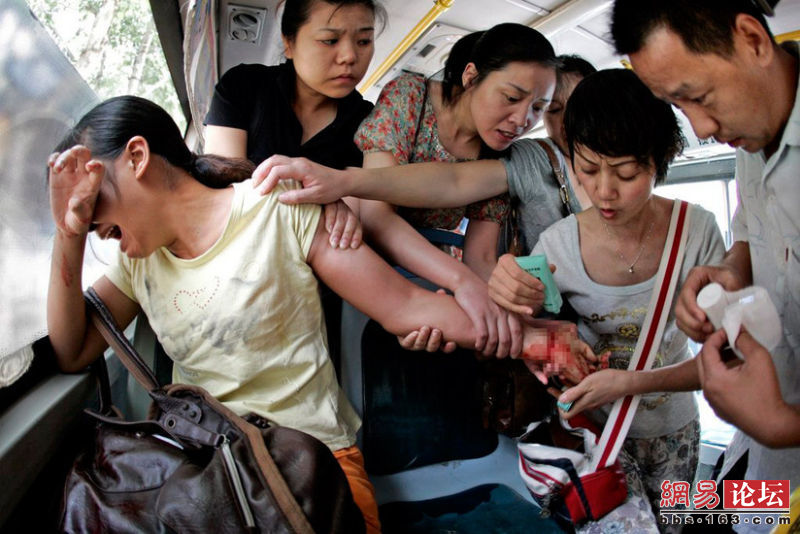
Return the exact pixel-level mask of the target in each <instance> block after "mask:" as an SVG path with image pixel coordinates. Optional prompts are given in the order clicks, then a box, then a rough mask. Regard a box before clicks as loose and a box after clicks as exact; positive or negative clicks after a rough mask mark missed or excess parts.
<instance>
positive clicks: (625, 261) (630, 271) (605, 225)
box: [603, 218, 656, 274]
mask: <svg viewBox="0 0 800 534" xmlns="http://www.w3.org/2000/svg"><path fill="white" fill-rule="evenodd" d="M655 225H656V220H655V218H654V219H653V220H652V221H651V222H650V227H649V228H648V229H647V233H645V235H644V237H643V238H642V244H641V246H640V247H639V253H638V254H636V259H634V260H633V263H631V264H630V265H628V260H626V259H625V256H624V255H623V254H622V251H621V250H620V249H619V247H617V256H619V259H621V260H622V263H624V264H625V265H628V272H629V273H630V274H634V272H635V271H634V270H633V266H634V265H636V263H637V262H638V261H639V258H641V257H642V253H643V252H644V246H645V245H646V244H647V238H649V237H650V234H651V233H653V227H654V226H655ZM603 227H604V228H605V229H606V235H608V238H609V239H610V240H612V241H613V240H614V236H612V235H611V230H610V229H609V228H608V225H607V224H606V222H605V221H603Z"/></svg>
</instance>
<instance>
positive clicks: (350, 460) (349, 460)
mask: <svg viewBox="0 0 800 534" xmlns="http://www.w3.org/2000/svg"><path fill="white" fill-rule="evenodd" d="M333 455H334V456H335V457H336V459H337V460H338V461H339V465H340V466H342V471H344V474H345V475H346V476H347V482H348V483H349V484H350V491H351V492H352V493H353V500H354V501H355V502H356V504H357V505H358V507H359V509H360V510H361V513H362V515H363V516H364V522H365V523H366V524H367V534H380V532H381V521H380V519H379V518H378V503H377V502H376V501H375V488H373V487H372V482H370V481H369V478H368V477H367V470H366V469H365V468H364V455H362V454H361V451H360V450H359V448H358V447H356V446H355V445H354V446H352V447H347V448H346V449H339V450H338V451H333Z"/></svg>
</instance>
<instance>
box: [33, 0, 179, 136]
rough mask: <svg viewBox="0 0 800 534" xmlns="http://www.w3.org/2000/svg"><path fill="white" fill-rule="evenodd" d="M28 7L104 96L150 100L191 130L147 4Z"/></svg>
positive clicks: (92, 0)
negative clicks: (131, 96)
mask: <svg viewBox="0 0 800 534" xmlns="http://www.w3.org/2000/svg"><path fill="white" fill-rule="evenodd" d="M28 5H29V6H30V8H31V10H32V11H33V13H34V14H35V15H36V17H37V18H38V19H39V20H40V21H41V22H42V24H43V25H44V26H45V27H46V28H47V29H48V31H49V32H50V34H51V35H52V36H53V38H54V39H55V41H56V43H58V46H59V47H60V48H61V50H62V51H63V52H64V54H65V55H66V56H67V58H69V60H70V61H71V62H72V64H73V65H74V66H75V68H76V69H77V70H78V72H79V73H80V74H81V76H82V77H83V79H84V80H86V82H87V83H88V84H89V86H90V87H91V88H92V89H93V90H94V91H95V92H96V93H97V95H98V97H100V98H101V99H106V98H109V97H112V96H118V95H124V94H134V95H138V96H141V97H144V98H148V99H150V100H152V101H154V102H156V103H158V104H159V105H161V106H162V107H163V108H164V109H166V110H167V111H168V112H169V113H170V115H172V118H173V119H175V122H177V123H178V126H180V128H181V130H184V129H185V126H186V119H185V118H184V116H183V113H182V111H181V108H180V104H179V103H178V98H177V95H176V94H175V89H174V87H173V85H172V78H171V77H170V74H169V70H168V69H167V62H166V60H165V59H164V54H163V52H162V50H161V43H160V42H159V40H158V34H157V32H156V28H155V24H154V22H153V15H152V12H151V11H150V5H149V3H148V2H147V0H28Z"/></svg>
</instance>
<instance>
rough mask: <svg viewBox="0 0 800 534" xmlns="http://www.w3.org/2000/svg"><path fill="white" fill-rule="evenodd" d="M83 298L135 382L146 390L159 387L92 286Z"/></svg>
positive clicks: (93, 318) (96, 324)
mask: <svg viewBox="0 0 800 534" xmlns="http://www.w3.org/2000/svg"><path fill="white" fill-rule="evenodd" d="M84 298H85V299H86V302H87V303H88V304H89V310H90V311H91V312H92V313H90V316H91V318H92V322H93V323H94V326H95V327H96V328H97V330H99V331H100V334H101V335H102V336H103V338H104V339H105V340H106V342H107V343H108V344H109V345H110V346H111V348H112V349H114V352H115V353H116V354H117V357H118V358H119V361H121V362H122V365H124V366H125V367H126V368H127V369H128V372H130V374H131V375H133V377H134V378H135V379H136V381H137V382H139V384H140V385H141V386H142V387H143V388H144V389H145V390H146V391H153V390H155V389H158V388H159V387H160V385H159V383H158V379H157V378H156V375H155V374H153V371H152V370H151V369H150V367H149V366H148V365H147V363H145V361H144V360H142V357H141V356H139V353H137V352H136V349H134V348H133V345H131V342H130V341H128V338H127V337H125V334H123V333H122V330H120V328H119V326H118V325H117V322H116V321H115V320H114V316H113V315H111V312H110V311H108V308H106V305H105V303H103V301H102V299H101V298H100V296H99V295H98V294H97V293H96V292H95V290H94V288H92V287H90V288H89V289H87V290H86V293H84Z"/></svg>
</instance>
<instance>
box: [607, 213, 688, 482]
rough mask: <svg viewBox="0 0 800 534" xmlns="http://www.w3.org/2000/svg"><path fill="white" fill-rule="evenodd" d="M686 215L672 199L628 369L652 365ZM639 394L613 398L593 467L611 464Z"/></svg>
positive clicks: (666, 313) (681, 246) (669, 304)
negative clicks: (664, 243)
mask: <svg viewBox="0 0 800 534" xmlns="http://www.w3.org/2000/svg"><path fill="white" fill-rule="evenodd" d="M689 215H690V210H689V203H688V202H686V201H682V200H675V202H674V204H673V206H672V218H671V219H670V223H669V231H668V232H667V241H666V245H665V246H664V252H663V253H662V255H661V264H660V265H659V267H658V274H657V275H656V283H655V285H654V287H653V294H652V295H651V297H650V304H649V306H648V308H647V316H646V317H645V320H644V324H643V325H642V330H641V333H640V334H639V340H638V341H637V342H636V350H635V351H634V353H633V356H632V357H631V361H630V363H629V365H628V370H629V371H643V370H646V369H650V368H651V367H652V366H653V361H654V360H655V356H656V352H657V351H658V347H659V346H660V345H661V338H662V336H663V334H664V327H665V325H666V323H667V317H668V316H669V312H670V308H671V307H672V297H673V295H674V294H675V287H676V285H677V283H678V278H679V275H680V269H681V264H682V263H683V255H684V252H685V249H686V239H687V236H688V231H687V228H688V226H689ZM639 398H640V396H639V395H627V396H625V397H623V398H621V399H617V400H616V401H615V402H614V405H613V407H612V408H611V414H610V415H609V416H608V421H606V425H605V427H604V428H603V434H602V435H601V437H600V442H599V443H598V445H597V449H596V451H599V453H600V454H595V455H594V456H595V458H594V459H593V463H592V471H595V470H597V469H600V468H603V467H606V466H608V465H611V464H613V463H614V462H615V461H616V459H617V455H618V454H619V451H620V448H622V442H623V441H625V438H626V436H627V435H628V430H629V429H630V427H631V423H632V422H633V417H634V415H636V408H637V407H638V405H639Z"/></svg>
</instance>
